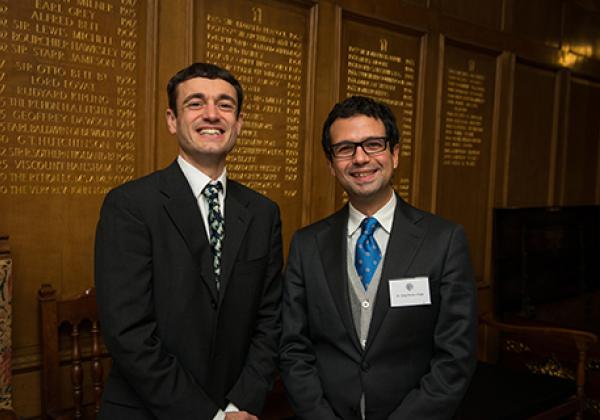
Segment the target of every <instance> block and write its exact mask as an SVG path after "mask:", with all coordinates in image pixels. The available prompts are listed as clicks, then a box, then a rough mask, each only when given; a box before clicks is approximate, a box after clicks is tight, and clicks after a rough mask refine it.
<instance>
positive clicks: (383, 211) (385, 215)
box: [348, 193, 397, 236]
mask: <svg viewBox="0 0 600 420" xmlns="http://www.w3.org/2000/svg"><path fill="white" fill-rule="evenodd" d="M396 201H397V199H396V194H395V193H393V194H392V196H391V197H390V199H389V200H388V202H387V203H386V204H385V205H384V206H383V207H382V208H380V209H379V210H377V212H376V213H375V214H374V215H373V216H371V217H374V218H375V219H377V221H378V222H379V225H380V226H381V227H382V228H383V229H384V230H385V231H386V232H387V234H388V235H389V234H391V232H392V224H393V222H394V211H395V210H396ZM348 210H349V215H348V236H352V235H353V234H354V232H356V230H357V229H358V228H359V227H360V224H361V222H362V221H363V219H364V218H365V217H369V216H367V215H365V214H363V213H361V212H360V211H358V210H357V209H356V207H354V206H353V205H352V203H348Z"/></svg>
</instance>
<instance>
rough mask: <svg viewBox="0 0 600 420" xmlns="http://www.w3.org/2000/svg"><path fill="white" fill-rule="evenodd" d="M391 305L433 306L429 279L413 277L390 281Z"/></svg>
mask: <svg viewBox="0 0 600 420" xmlns="http://www.w3.org/2000/svg"><path fill="white" fill-rule="evenodd" d="M389 285H390V305H391V306H392V308H394V307H399V306H417V305H431V295H430V294H429V277H413V278H406V279H398V280H390V281H389Z"/></svg>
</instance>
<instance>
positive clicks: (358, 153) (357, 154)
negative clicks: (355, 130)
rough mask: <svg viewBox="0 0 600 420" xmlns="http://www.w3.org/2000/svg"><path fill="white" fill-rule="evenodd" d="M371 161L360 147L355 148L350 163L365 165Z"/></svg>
mask: <svg viewBox="0 0 600 420" xmlns="http://www.w3.org/2000/svg"><path fill="white" fill-rule="evenodd" d="M369 159H371V157H370V156H369V155H368V154H367V152H365V151H364V149H363V148H362V146H358V145H357V146H356V150H355V151H354V156H353V157H352V161H353V162H354V163H366V162H368V161H369Z"/></svg>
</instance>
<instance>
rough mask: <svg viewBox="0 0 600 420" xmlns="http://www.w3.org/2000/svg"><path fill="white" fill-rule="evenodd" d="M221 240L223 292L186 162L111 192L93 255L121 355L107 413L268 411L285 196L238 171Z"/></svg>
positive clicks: (104, 311) (115, 352)
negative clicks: (271, 194) (280, 199)
mask: <svg viewBox="0 0 600 420" xmlns="http://www.w3.org/2000/svg"><path fill="white" fill-rule="evenodd" d="M223 246H224V250H223V257H222V275H221V277H222V278H221V290H220V291H219V292H217V289H216V286H215V281H214V275H213V271H212V270H213V269H212V254H211V250H210V245H209V242H208V240H207V237H206V233H205V228H204V224H203V222H202V216H201V214H200V210H199V209H198V204H197V201H196V198H195V197H194V196H193V193H192V190H191V188H190V186H189V184H188V182H187V180H186V178H185V177H184V175H183V173H182V172H181V169H180V168H179V165H178V164H177V163H176V162H175V163H173V164H172V165H170V166H169V167H167V168H166V169H164V170H161V171H157V172H155V173H153V174H151V175H148V176H146V177H144V178H141V179H139V180H136V181H133V182H130V183H128V184H125V185H122V186H120V187H118V188H116V189H114V190H112V191H111V192H110V193H109V194H108V195H107V197H106V199H105V201H104V205H103V207H102V210H101V213H100V221H99V223H98V228H97V232H96V263H95V274H96V289H97V300H98V306H99V310H100V320H101V327H102V333H103V337H104V339H105V342H106V345H107V347H108V350H109V351H110V354H111V356H112V357H113V367H112V369H111V372H110V376H109V379H108V381H107V384H106V388H105V390H104V393H103V417H104V418H110V420H119V419H121V418H122V419H127V420H132V419H133V418H140V419H151V418H159V419H168V420H173V419H178V420H180V419H195V420H198V419H212V417H213V416H214V415H215V414H216V412H217V410H218V408H220V407H221V408H223V407H225V405H226V400H227V401H231V402H233V403H234V404H236V405H237V406H238V407H239V408H240V409H242V410H247V411H249V412H251V413H257V414H258V413H260V411H261V409H262V405H263V403H264V399H265V397H266V394H267V392H268V390H269V389H270V388H271V386H272V383H273V380H274V370H275V365H276V356H277V350H278V348H277V347H278V340H279V335H280V329H281V325H280V298H281V266H282V252H281V248H282V245H281V223H280V217H279V209H278V207H277V205H276V204H275V203H273V202H272V201H270V200H269V199H267V198H265V197H263V196H261V195H260V194H258V193H256V192H254V191H252V190H250V189H248V188H246V187H244V186H242V185H240V184H238V183H236V182H234V181H230V180H228V181H227V195H226V201H225V239H224V245H223ZM116 407H119V408H116ZM115 416H116V417H115Z"/></svg>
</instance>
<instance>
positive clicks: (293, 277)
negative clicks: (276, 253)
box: [280, 197, 477, 420]
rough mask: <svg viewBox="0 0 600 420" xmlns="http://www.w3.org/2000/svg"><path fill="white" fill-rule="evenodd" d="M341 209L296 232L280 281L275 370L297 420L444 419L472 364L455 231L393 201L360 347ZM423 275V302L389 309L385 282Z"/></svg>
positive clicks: (472, 317)
mask: <svg viewBox="0 0 600 420" xmlns="http://www.w3.org/2000/svg"><path fill="white" fill-rule="evenodd" d="M347 223H348V207H347V206H346V207H344V208H343V209H342V210H341V211H339V212H337V213H335V214H333V215H332V216H330V217H328V218H326V219H324V220H322V221H320V222H317V223H315V224H313V225H311V226H308V227H306V228H304V229H302V230H300V231H298V232H297V233H296V234H295V235H294V238H293V239H292V244H291V248H290V255H289V261H288V266H287V270H286V273H285V276H284V291H283V306H282V324H283V332H282V339H281V349H280V352H281V353H280V367H281V370H282V378H283V382H284V385H285V387H286V390H287V393H288V396H289V399H290V401H291V403H292V408H293V409H294V411H295V412H296V414H297V415H298V416H299V417H300V418H303V419H311V420H320V419H333V418H340V419H344V420H352V419H360V397H361V394H362V393H364V395H365V401H366V413H365V414H366V418H367V420H383V419H403V420H413V419H415V420H423V419H443V418H450V417H452V415H453V414H454V411H455V410H456V408H457V406H458V405H459V403H460V400H461V399H462V396H463V394H464V393H465V392H466V389H467V386H468V384H469V380H470V377H471V375H472V373H473V370H474V368H475V363H476V354H475V351H476V332H477V313H476V312H477V311H476V289H475V283H474V279H473V274H472V268H471V263H470V260H469V251H468V246H467V239H466V237H465V234H464V232H463V229H462V228H461V227H459V226H457V225H454V224H451V223H449V222H446V221H444V220H443V219H441V218H439V217H436V216H434V215H432V214H429V213H426V212H423V211H421V210H418V209H415V208H414V207H411V206H409V205H408V204H406V203H405V202H403V201H402V200H401V199H400V198H399V197H398V204H397V206H396V211H395V214H394V222H393V226H392V232H391V235H390V239H389V242H388V246H387V251H386V254H385V260H384V262H383V268H382V276H381V281H380V283H379V289H378V291H377V296H376V301H375V307H374V309H373V317H372V319H371V324H370V327H369V334H368V338H367V345H366V348H365V350H364V351H363V350H362V348H361V346H360V343H359V340H358V337H357V335H356V330H355V327H354V323H353V318H352V314H351V308H350V297H349V293H350V291H349V288H348V276H347V271H346V247H347V244H346V242H347V239H346V231H347ZM419 276H428V277H429V287H430V293H431V304H430V305H421V306H407V307H394V308H392V307H390V298H389V296H390V293H389V284H388V282H389V281H390V280H393V279H401V278H408V277H419Z"/></svg>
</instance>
